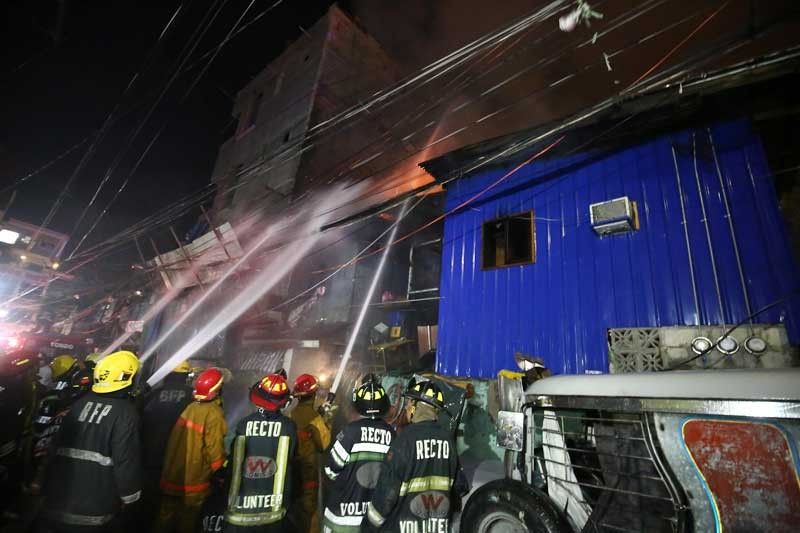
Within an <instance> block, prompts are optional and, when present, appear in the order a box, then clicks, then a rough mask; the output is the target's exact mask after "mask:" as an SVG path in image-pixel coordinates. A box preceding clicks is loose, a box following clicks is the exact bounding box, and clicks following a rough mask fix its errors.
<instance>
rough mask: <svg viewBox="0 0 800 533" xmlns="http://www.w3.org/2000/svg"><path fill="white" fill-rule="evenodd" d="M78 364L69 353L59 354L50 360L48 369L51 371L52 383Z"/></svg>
mask: <svg viewBox="0 0 800 533" xmlns="http://www.w3.org/2000/svg"><path fill="white" fill-rule="evenodd" d="M77 365H78V360H77V359H75V358H74V357H72V356H71V355H59V356H57V357H54V358H53V360H52V361H50V370H51V371H52V373H53V374H52V378H51V379H52V380H53V383H55V382H56V381H58V379H59V378H60V377H61V376H63V375H64V374H66V373H67V372H69V371H70V370H71V369H72V368H73V367H75V366H77Z"/></svg>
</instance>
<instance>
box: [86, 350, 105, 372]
mask: <svg viewBox="0 0 800 533" xmlns="http://www.w3.org/2000/svg"><path fill="white" fill-rule="evenodd" d="M102 358H103V355H102V354H101V353H100V352H92V353H90V354H89V355H87V356H86V357H84V359H83V366H85V367H86V370H88V371H89V372H94V367H95V366H97V362H98V361H99V360H100V359H102Z"/></svg>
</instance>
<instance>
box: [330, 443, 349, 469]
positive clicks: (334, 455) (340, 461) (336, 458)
mask: <svg viewBox="0 0 800 533" xmlns="http://www.w3.org/2000/svg"><path fill="white" fill-rule="evenodd" d="M331 458H332V459H333V462H334V463H336V464H337V465H338V466H339V468H342V467H344V465H346V464H347V463H346V462H345V461H344V460H343V459H342V458H341V457H339V454H337V453H336V451H335V450H334V449H333V448H331Z"/></svg>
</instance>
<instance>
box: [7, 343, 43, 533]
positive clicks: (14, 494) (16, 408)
mask: <svg viewBox="0 0 800 533" xmlns="http://www.w3.org/2000/svg"><path fill="white" fill-rule="evenodd" d="M34 363H35V357H33V356H32V354H25V353H22V352H19V351H13V352H3V351H0V420H2V421H3V423H2V424H0V494H4V495H5V497H4V498H0V515H2V514H3V513H5V512H11V511H10V510H11V509H13V508H14V507H15V504H16V503H17V498H18V496H19V493H20V488H21V484H22V481H23V477H24V474H25V469H26V468H25V467H26V464H27V458H28V455H29V452H30V440H31V438H30V437H31V417H32V415H33V411H34V409H35V406H36V385H35V381H36V378H35V373H36V367H35V364H34ZM0 524H2V518H0Z"/></svg>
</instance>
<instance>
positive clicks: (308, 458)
mask: <svg viewBox="0 0 800 533" xmlns="http://www.w3.org/2000/svg"><path fill="white" fill-rule="evenodd" d="M317 389H319V382H318V381H317V378H315V377H314V376H312V375H311V374H301V375H299V376H297V379H295V381H294V389H293V390H292V395H293V396H295V397H296V398H297V399H298V404H297V407H295V408H294V410H293V411H292V415H291V416H292V420H294V423H295V424H297V438H298V444H297V456H296V462H297V467H298V468H299V470H300V476H299V477H300V484H301V486H300V489H301V490H300V493H301V496H300V502H299V505H295V506H294V508H293V509H292V513H293V514H294V515H295V516H296V522H297V524H298V528H299V529H298V530H299V531H302V532H311V533H317V532H318V531H319V509H318V494H319V467H320V466H319V465H320V454H321V453H322V452H323V451H325V450H327V449H328V446H329V445H330V443H331V430H330V428H329V427H328V424H327V423H326V422H325V420H324V419H323V418H322V416H320V415H319V413H318V412H317V410H316V409H315V407H314V400H315V398H316V396H317Z"/></svg>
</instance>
